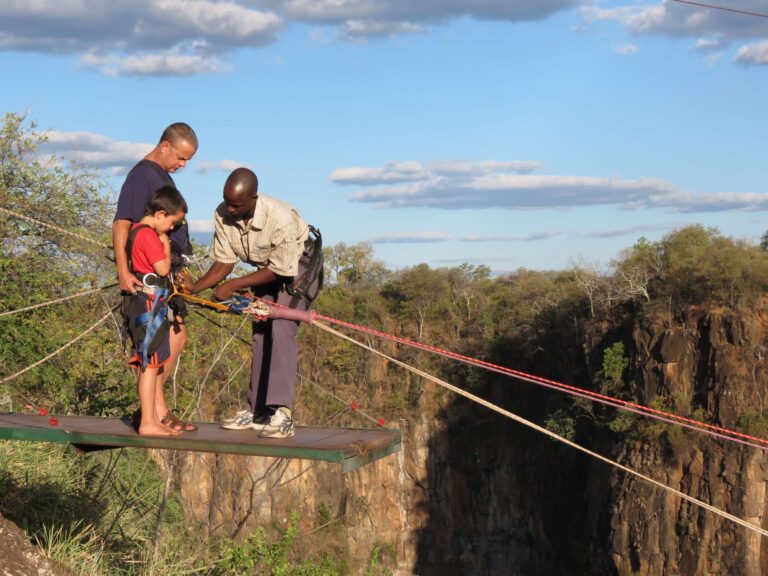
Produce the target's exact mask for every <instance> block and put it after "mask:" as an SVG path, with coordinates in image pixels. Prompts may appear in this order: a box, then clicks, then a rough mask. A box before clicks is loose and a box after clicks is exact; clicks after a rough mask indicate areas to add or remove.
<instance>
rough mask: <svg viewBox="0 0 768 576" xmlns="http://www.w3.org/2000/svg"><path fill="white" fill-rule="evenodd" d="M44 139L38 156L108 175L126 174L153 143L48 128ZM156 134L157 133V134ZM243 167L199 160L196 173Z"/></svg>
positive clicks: (226, 161) (230, 163)
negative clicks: (99, 170)
mask: <svg viewBox="0 0 768 576" xmlns="http://www.w3.org/2000/svg"><path fill="white" fill-rule="evenodd" d="M45 135H46V137H47V141H46V142H45V143H43V144H41V145H40V147H39V153H40V155H41V156H42V157H46V158H47V157H54V156H55V157H58V158H63V159H64V160H71V161H74V162H76V163H78V164H82V165H84V166H90V167H93V168H101V169H105V170H107V171H109V172H110V173H111V174H115V175H118V174H126V173H127V172H128V170H130V169H131V168H132V167H133V166H134V164H136V163H137V162H138V161H139V160H141V159H142V158H143V157H144V156H146V155H147V154H148V153H149V152H150V151H151V150H152V148H154V147H155V145H154V144H147V143H143V142H126V141H124V140H113V139H112V138H109V137H107V136H102V135H101V134H94V133H93V132H63V131H58V130H50V131H48V132H46V133H45ZM158 136H159V134H158ZM239 166H244V164H240V163H238V162H235V161H234V160H220V161H218V162H200V163H199V165H198V168H197V171H198V172H202V173H205V172H207V171H211V170H233V169H235V168H237V167H239Z"/></svg>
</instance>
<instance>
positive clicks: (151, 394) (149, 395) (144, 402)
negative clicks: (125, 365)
mask: <svg viewBox="0 0 768 576" xmlns="http://www.w3.org/2000/svg"><path fill="white" fill-rule="evenodd" d="M157 386H158V369H157V368H147V369H146V370H144V372H142V373H141V374H139V379H138V381H137V382H136V387H137V388H138V393H139V403H140V405H141V422H140V423H139V434H140V435H142V436H143V435H152V436H177V435H179V434H181V432H179V431H177V430H171V429H170V428H168V427H167V426H163V425H162V424H160V419H159V418H158V416H157V412H155V399H156V397H157Z"/></svg>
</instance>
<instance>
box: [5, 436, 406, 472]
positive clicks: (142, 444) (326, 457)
mask: <svg viewBox="0 0 768 576" xmlns="http://www.w3.org/2000/svg"><path fill="white" fill-rule="evenodd" d="M328 428H330V427H328ZM391 432H394V433H395V440H394V441H393V442H391V443H390V444H388V445H386V446H383V447H380V448H376V449H374V450H369V451H368V452H365V453H363V454H357V455H354V456H349V457H345V455H344V452H343V451H342V450H318V449H316V448H301V447H290V446H285V445H268V444H219V443H217V442H200V441H189V440H184V439H183V438H178V437H174V438H173V439H169V440H165V439H163V438H152V439H146V438H140V437H135V438H132V437H123V436H112V435H100V434H90V433H89V434H82V433H80V432H69V431H66V430H56V429H52V428H40V429H36V428H25V429H17V428H0V440H21V441H30V442H55V443H58V444H68V445H70V446H73V447H75V448H79V445H88V446H103V447H104V448H120V447H127V448H145V449H146V448H151V449H160V450H163V449H166V450H186V451H191V452H211V453H218V454H238V455H242V456H267V457H271V458H297V459H304V460H320V461H323V462H332V463H334V464H341V465H342V471H343V472H344V473H347V472H349V471H351V470H355V469H357V468H359V467H361V466H364V465H365V464H368V463H370V462H373V461H375V460H378V459H379V458H384V457H386V456H389V455H390V454H394V453H395V452H398V451H399V450H401V448H402V432H401V431H400V430H391Z"/></svg>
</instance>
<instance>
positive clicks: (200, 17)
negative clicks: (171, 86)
mask: <svg viewBox="0 0 768 576" xmlns="http://www.w3.org/2000/svg"><path fill="white" fill-rule="evenodd" d="M282 27H283V21H282V19H281V18H280V16H278V15H277V14H275V13H273V12H268V11H261V10H256V9H253V8H251V7H249V6H248V5H247V3H244V2H234V1H216V0H111V1H109V2H103V1H101V0H32V1H28V2H26V1H19V0H10V1H5V2H2V3H0V50H20V51H31V52H44V53H45V52H54V53H71V54H80V55H81V58H80V61H79V64H80V65H81V66H85V67H95V68H96V69H98V70H99V71H101V72H102V73H105V74H111V75H139V76H147V75H190V74H201V73H211V72H219V71H221V70H223V69H224V68H225V66H224V65H223V64H222V62H221V60H220V58H219V56H221V55H225V54H227V53H228V52H229V51H230V50H232V49H236V48H242V47H259V46H264V45H266V44H269V43H271V42H274V40H275V38H276V35H277V33H278V32H279V31H280V30H281V29H282Z"/></svg>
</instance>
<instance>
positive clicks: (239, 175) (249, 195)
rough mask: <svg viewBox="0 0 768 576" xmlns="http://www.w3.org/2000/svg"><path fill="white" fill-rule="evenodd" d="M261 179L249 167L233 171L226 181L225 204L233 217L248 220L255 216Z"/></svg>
mask: <svg viewBox="0 0 768 576" xmlns="http://www.w3.org/2000/svg"><path fill="white" fill-rule="evenodd" d="M258 191H259V179H258V178H256V174H254V173H253V172H252V171H251V170H248V168H237V169H235V170H233V171H232V173H231V174H230V175H229V178H227V181H226V182H225V183H224V204H225V205H226V207H227V213H228V214H229V215H230V216H231V217H232V218H237V219H241V220H248V219H250V218H253V213H254V210H255V209H256V200H257V198H258Z"/></svg>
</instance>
